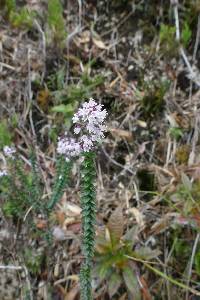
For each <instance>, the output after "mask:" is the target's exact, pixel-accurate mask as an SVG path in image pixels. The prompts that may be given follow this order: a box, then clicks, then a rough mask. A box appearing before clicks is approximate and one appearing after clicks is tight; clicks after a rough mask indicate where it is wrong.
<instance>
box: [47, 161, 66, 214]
mask: <svg viewBox="0 0 200 300" xmlns="http://www.w3.org/2000/svg"><path fill="white" fill-rule="evenodd" d="M56 165H57V166H56V178H55V181H54V186H53V192H52V196H51V199H50V201H49V203H48V205H47V208H48V210H52V209H53V207H54V206H55V204H56V203H57V202H58V201H59V200H60V199H61V197H62V195H63V193H64V189H65V187H66V184H67V183H68V181H69V174H70V170H71V163H70V162H67V161H66V159H65V157H63V156H60V157H58V158H57V160H56Z"/></svg>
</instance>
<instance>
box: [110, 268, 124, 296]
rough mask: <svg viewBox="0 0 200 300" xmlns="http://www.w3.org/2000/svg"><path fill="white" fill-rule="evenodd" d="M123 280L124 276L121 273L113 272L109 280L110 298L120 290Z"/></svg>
mask: <svg viewBox="0 0 200 300" xmlns="http://www.w3.org/2000/svg"><path fill="white" fill-rule="evenodd" d="M121 282H122V278H121V276H120V275H119V274H117V273H113V274H112V275H111V277H110V279H109V281H108V293H109V296H110V298H112V297H113V295H114V294H115V293H116V292H117V291H118V289H119V287H120V285H121Z"/></svg>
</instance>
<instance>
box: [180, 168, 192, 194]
mask: <svg viewBox="0 0 200 300" xmlns="http://www.w3.org/2000/svg"><path fill="white" fill-rule="evenodd" d="M181 180H182V183H183V185H184V187H185V188H186V189H187V190H188V191H191V190H192V183H191V181H190V179H189V177H188V176H187V175H186V174H185V173H183V172H182V173H181Z"/></svg>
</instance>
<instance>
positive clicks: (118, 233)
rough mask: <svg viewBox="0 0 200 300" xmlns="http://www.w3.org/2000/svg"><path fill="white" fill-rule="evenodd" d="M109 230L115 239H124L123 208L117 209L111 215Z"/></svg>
mask: <svg viewBox="0 0 200 300" xmlns="http://www.w3.org/2000/svg"><path fill="white" fill-rule="evenodd" d="M107 228H108V229H109V232H110V234H111V236H113V237H115V238H116V239H117V240H119V239H120V238H121V237H122V235H123V231H124V218H123V213H122V208H121V206H119V207H117V208H116V209H115V211H114V212H113V213H112V214H111V216H110V218H109V221H108V224H107Z"/></svg>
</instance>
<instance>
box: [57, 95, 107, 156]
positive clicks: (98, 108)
mask: <svg viewBox="0 0 200 300" xmlns="http://www.w3.org/2000/svg"><path fill="white" fill-rule="evenodd" d="M106 116H107V111H106V110H105V109H103V105H101V104H98V103H96V102H95V101H94V100H93V99H92V98H90V100H89V101H88V102H85V103H83V105H82V107H81V108H79V110H78V111H77V113H76V114H75V115H74V117H73V119H72V120H73V123H74V124H75V127H74V134H75V135H76V136H77V140H75V139H74V138H71V139H70V138H67V137H64V138H60V139H59V141H58V147H57V152H58V153H59V154H64V155H65V156H66V159H69V158H70V157H73V156H78V155H79V154H80V153H82V152H88V151H91V150H93V149H94V147H95V145H96V144H97V143H98V142H100V141H101V139H102V138H104V131H105V130H106V126H105V125H104V121H105V118H106Z"/></svg>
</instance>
